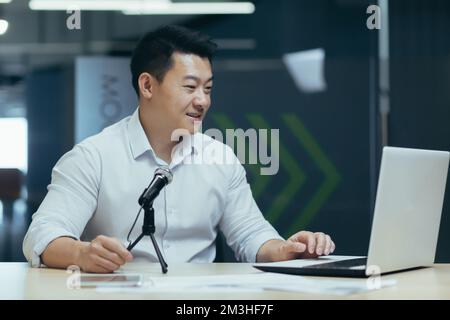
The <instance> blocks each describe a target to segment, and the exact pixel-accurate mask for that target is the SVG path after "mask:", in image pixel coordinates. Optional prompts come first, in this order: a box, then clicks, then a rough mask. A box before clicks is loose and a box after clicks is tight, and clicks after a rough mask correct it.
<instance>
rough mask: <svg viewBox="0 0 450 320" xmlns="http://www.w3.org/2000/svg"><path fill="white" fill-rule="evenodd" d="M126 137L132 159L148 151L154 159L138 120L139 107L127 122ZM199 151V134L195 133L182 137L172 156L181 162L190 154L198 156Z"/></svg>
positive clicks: (152, 151)
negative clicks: (175, 156) (176, 155)
mask: <svg viewBox="0 0 450 320" xmlns="http://www.w3.org/2000/svg"><path fill="white" fill-rule="evenodd" d="M128 135H129V137H130V147H131V152H132V154H133V158H134V159H137V158H138V157H139V156H141V155H142V154H144V153H145V152H146V151H148V150H150V151H151V153H152V154H153V156H154V157H155V158H156V154H155V152H154V150H153V148H152V146H151V145H150V142H149V141H148V138H147V135H146V134H145V131H144V128H143V127H142V124H141V121H140V119H139V107H137V108H136V110H135V111H134V113H133V114H132V115H131V118H130V121H129V122H128ZM200 150H201V133H196V134H194V135H188V136H184V137H183V140H182V141H181V142H180V143H179V144H177V145H176V146H175V150H174V153H173V154H178V155H179V156H181V159H179V160H183V159H184V158H185V157H187V156H189V155H191V154H198V152H199V151H200ZM174 160H176V159H172V162H173V161H174Z"/></svg>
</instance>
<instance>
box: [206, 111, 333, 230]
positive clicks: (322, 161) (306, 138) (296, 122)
mask: <svg viewBox="0 0 450 320" xmlns="http://www.w3.org/2000/svg"><path fill="white" fill-rule="evenodd" d="M212 117H213V119H214V121H215V122H216V123H217V124H218V126H219V129H221V130H222V131H223V132H225V130H226V129H236V128H237V127H236V126H235V124H234V122H233V121H232V120H231V119H230V118H229V117H228V116H227V115H225V114H223V113H216V114H213V115H212ZM246 118H247V120H248V121H249V123H250V124H251V125H252V127H253V128H255V129H271V127H270V125H269V123H268V122H267V121H266V120H265V119H264V117H263V116H262V115H261V114H256V113H251V114H247V115H246ZM281 119H282V121H283V123H284V124H285V125H286V127H287V128H288V129H289V131H290V132H291V133H292V135H293V136H294V137H295V139H296V140H297V141H298V143H299V146H300V147H302V149H304V150H305V151H306V153H307V154H308V156H309V157H310V158H311V159H312V160H313V161H314V163H315V164H316V165H317V167H318V168H319V169H320V171H321V172H322V173H323V174H324V181H323V182H322V183H321V185H320V186H319V188H318V189H317V190H316V191H315V192H314V194H313V196H312V197H311V198H310V199H309V200H308V201H307V202H306V203H305V205H304V206H303V209H302V210H301V211H300V212H299V213H297V214H294V216H295V217H296V219H295V220H294V221H293V222H292V223H291V224H290V228H289V230H288V234H292V233H294V232H296V231H298V230H300V229H303V228H305V227H307V226H308V224H309V223H310V221H311V220H312V219H313V217H314V216H315V215H316V214H317V213H318V212H319V210H320V209H321V208H322V207H323V205H324V204H325V202H326V201H327V199H328V198H329V197H330V195H331V194H332V193H333V191H334V190H335V189H336V187H337V185H338V184H339V180H340V175H339V173H338V171H337V170H336V168H335V166H334V165H333V163H332V162H331V161H330V160H329V159H328V158H327V157H326V155H325V153H324V152H323V151H322V149H321V148H320V146H319V144H318V143H317V142H316V140H315V139H314V138H313V136H312V135H311V134H310V133H309V131H308V130H307V129H306V127H305V126H304V124H303V123H302V122H301V121H300V119H299V118H298V117H297V115H296V114H292V113H289V114H282V115H281ZM224 136H225V135H224ZM269 141H270V140H269ZM246 147H247V150H246V152H254V150H251V149H250V148H248V146H246ZM269 147H270V145H269ZM279 147H280V165H281V168H282V169H283V170H284V171H285V172H287V174H288V176H289V181H288V183H287V184H286V186H285V187H284V188H283V189H282V190H280V192H278V193H277V194H276V195H275V196H274V200H273V201H272V203H271V204H270V205H269V207H268V209H266V210H264V213H265V216H266V218H267V219H268V220H269V221H270V222H271V223H276V222H277V221H278V220H279V219H280V217H281V216H282V214H283V213H284V212H285V211H286V209H287V208H288V207H289V206H290V204H291V203H292V201H293V200H294V199H295V196H296V194H297V193H298V192H299V191H300V190H301V188H302V186H303V185H304V184H305V182H306V174H305V173H304V171H303V170H302V169H301V167H300V166H299V165H298V161H297V160H296V159H295V157H294V156H293V155H292V154H291V153H290V152H289V151H288V149H287V148H286V146H285V145H284V144H283V143H282V141H280V145H279ZM247 168H249V171H250V173H251V175H252V183H251V187H252V192H253V196H254V197H255V199H256V200H257V199H258V198H259V197H260V196H261V195H262V194H263V193H264V191H266V188H267V186H268V184H269V182H270V180H271V179H272V178H273V177H274V176H269V175H266V176H264V175H261V173H260V168H261V166H260V165H248V166H247Z"/></svg>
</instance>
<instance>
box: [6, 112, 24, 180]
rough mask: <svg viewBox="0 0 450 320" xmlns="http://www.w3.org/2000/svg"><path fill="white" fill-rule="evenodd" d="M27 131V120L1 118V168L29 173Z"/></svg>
mask: <svg viewBox="0 0 450 320" xmlns="http://www.w3.org/2000/svg"><path fill="white" fill-rule="evenodd" d="M27 130H28V126H27V120H26V119H25V118H0V168H18V169H20V170H22V171H23V172H26V171H27V167H28V166H27V164H28V163H27V162H28V159H27V158H28V155H27V146H28V132H27Z"/></svg>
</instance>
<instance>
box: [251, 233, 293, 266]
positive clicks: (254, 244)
mask: <svg viewBox="0 0 450 320" xmlns="http://www.w3.org/2000/svg"><path fill="white" fill-rule="evenodd" d="M269 240H285V239H284V238H283V237H281V236H280V235H279V234H278V233H274V232H263V233H260V234H258V235H257V236H255V237H254V238H253V239H251V240H250V241H249V242H250V243H249V244H248V245H247V246H246V248H247V249H246V250H245V257H246V260H247V261H248V262H251V263H254V262H256V255H257V254H258V251H259V249H260V248H261V246H262V245H263V244H264V243H266V242H267V241H269Z"/></svg>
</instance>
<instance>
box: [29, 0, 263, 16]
mask: <svg viewBox="0 0 450 320" xmlns="http://www.w3.org/2000/svg"><path fill="white" fill-rule="evenodd" d="M29 7H30V9H32V10H50V11H59V10H62V11H66V10H68V9H73V8H77V9H78V10H86V11H96V10H98V11H123V12H124V13H126V14H251V13H253V12H254V11H255V5H254V4H253V3H251V2H177V3H173V2H171V1H170V0H127V1H123V0H95V1H92V0H67V1H61V0H31V1H30V2H29Z"/></svg>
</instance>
